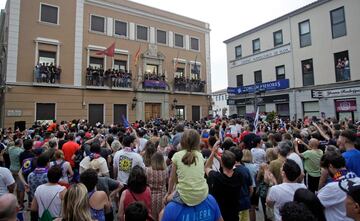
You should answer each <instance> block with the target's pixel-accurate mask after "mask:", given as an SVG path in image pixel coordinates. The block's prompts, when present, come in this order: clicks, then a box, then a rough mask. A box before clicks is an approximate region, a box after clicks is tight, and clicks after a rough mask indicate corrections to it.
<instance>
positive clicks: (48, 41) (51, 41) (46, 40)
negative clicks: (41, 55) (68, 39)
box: [34, 37, 62, 45]
mask: <svg viewBox="0 0 360 221" xmlns="http://www.w3.org/2000/svg"><path fill="white" fill-rule="evenodd" d="M34 41H35V42H38V43H44V44H50V45H60V44H62V43H61V42H60V41H59V40H57V39H50V38H43V37H37V38H35V40H34Z"/></svg>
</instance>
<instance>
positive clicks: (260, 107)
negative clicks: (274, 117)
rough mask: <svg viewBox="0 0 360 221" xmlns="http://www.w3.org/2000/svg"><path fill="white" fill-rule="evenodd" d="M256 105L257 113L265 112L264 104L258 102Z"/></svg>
mask: <svg viewBox="0 0 360 221" xmlns="http://www.w3.org/2000/svg"><path fill="white" fill-rule="evenodd" d="M257 106H258V108H259V113H265V112H266V107H265V104H258V105H257Z"/></svg>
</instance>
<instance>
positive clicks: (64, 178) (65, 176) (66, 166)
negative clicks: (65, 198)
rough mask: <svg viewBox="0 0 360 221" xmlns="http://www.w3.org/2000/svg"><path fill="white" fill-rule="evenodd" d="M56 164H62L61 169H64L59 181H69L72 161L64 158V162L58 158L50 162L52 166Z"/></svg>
mask: <svg viewBox="0 0 360 221" xmlns="http://www.w3.org/2000/svg"><path fill="white" fill-rule="evenodd" d="M55 165H57V166H60V165H61V170H62V174H63V175H62V177H61V178H60V180H59V182H65V183H69V178H68V170H69V167H71V165H70V163H69V162H67V161H65V160H64V162H63V161H62V160H56V161H51V162H50V168H51V167H53V166H55Z"/></svg>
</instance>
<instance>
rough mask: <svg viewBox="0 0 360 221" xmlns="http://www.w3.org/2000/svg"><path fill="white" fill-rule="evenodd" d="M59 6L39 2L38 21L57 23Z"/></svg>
mask: <svg viewBox="0 0 360 221" xmlns="http://www.w3.org/2000/svg"><path fill="white" fill-rule="evenodd" d="M58 13H59V8H58V7H56V6H51V5H45V4H41V9H40V21H42V22H47V23H52V24H59V23H58V22H59V21H58V19H59V14H58Z"/></svg>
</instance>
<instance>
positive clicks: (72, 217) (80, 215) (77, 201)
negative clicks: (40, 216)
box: [55, 183, 93, 221]
mask: <svg viewBox="0 0 360 221" xmlns="http://www.w3.org/2000/svg"><path fill="white" fill-rule="evenodd" d="M55 221H93V219H92V218H91V213H90V206H89V199H88V191H87V189H86V187H85V185H84V184H82V183H78V184H74V185H72V186H71V187H70V188H69V189H68V190H67V191H66V194H65V196H64V199H63V203H62V218H58V219H56V220H55Z"/></svg>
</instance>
